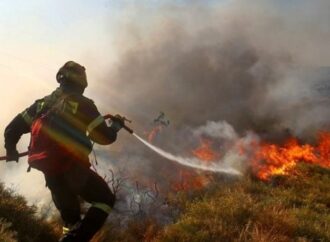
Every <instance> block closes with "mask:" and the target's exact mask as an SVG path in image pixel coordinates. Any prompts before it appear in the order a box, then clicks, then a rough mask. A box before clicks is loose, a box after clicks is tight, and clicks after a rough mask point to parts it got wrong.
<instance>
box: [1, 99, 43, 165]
mask: <svg viewBox="0 0 330 242" xmlns="http://www.w3.org/2000/svg"><path fill="white" fill-rule="evenodd" d="M39 101H40V100H37V101H36V102H35V103H34V104H33V105H31V106H30V107H29V108H27V109H26V110H24V111H23V112H22V113H20V114H18V115H17V116H16V117H15V118H14V119H13V120H12V121H11V122H10V123H9V124H8V126H7V127H6V129H5V134H4V136H5V148H6V151H7V161H13V160H15V161H18V152H17V149H16V145H17V143H18V141H19V140H20V138H21V136H22V135H23V134H26V133H29V132H30V126H31V123H32V121H33V117H34V116H35V114H36V112H37V108H38V104H39Z"/></svg>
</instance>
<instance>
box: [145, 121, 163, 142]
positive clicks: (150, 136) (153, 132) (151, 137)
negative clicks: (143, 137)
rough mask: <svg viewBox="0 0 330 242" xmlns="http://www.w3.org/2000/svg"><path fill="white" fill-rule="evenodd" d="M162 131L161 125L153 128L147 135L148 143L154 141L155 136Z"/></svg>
mask: <svg viewBox="0 0 330 242" xmlns="http://www.w3.org/2000/svg"><path fill="white" fill-rule="evenodd" d="M162 129H163V127H162V126H161V125H158V126H156V127H154V128H153V129H152V130H151V131H150V132H149V133H147V138H148V141H149V143H151V142H152V141H153V140H154V139H155V137H156V136H157V134H159V133H160V132H161V131H162Z"/></svg>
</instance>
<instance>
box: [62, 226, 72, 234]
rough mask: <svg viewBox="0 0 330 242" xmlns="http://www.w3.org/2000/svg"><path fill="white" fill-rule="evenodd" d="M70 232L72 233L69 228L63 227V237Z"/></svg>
mask: <svg viewBox="0 0 330 242" xmlns="http://www.w3.org/2000/svg"><path fill="white" fill-rule="evenodd" d="M69 231H70V229H69V228H67V227H64V226H63V228H62V233H63V235H66V234H67V233H69Z"/></svg>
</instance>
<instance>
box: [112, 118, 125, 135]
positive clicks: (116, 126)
mask: <svg viewBox="0 0 330 242" xmlns="http://www.w3.org/2000/svg"><path fill="white" fill-rule="evenodd" d="M111 121H112V124H111V126H110V128H112V129H113V130H114V131H116V132H118V131H119V130H120V129H121V128H122V127H123V126H124V125H125V118H124V117H122V116H120V115H119V114H116V115H115V116H114V117H112V118H111Z"/></svg>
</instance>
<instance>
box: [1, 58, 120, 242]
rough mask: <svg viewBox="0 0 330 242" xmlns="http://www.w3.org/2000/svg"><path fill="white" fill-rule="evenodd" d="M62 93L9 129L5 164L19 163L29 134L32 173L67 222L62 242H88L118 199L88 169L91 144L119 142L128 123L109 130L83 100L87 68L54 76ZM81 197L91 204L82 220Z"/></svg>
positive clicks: (68, 66) (71, 66)
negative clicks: (24, 138)
mask: <svg viewBox="0 0 330 242" xmlns="http://www.w3.org/2000/svg"><path fill="white" fill-rule="evenodd" d="M56 79H57V82H58V83H59V87H58V88H57V89H56V90H55V91H54V92H52V93H51V94H50V95H48V96H45V97H44V98H41V99H39V100H36V101H35V102H34V104H32V105H31V106H30V107H28V108H27V109H26V110H24V111H23V112H22V113H20V114H18V115H17V116H16V117H15V118H14V119H13V120H12V121H11V122H10V123H9V125H8V126H7V127H6V129H5V148H6V151H7V161H18V152H17V149H16V144H17V143H18V141H19V139H20V137H21V136H22V135H23V134H25V133H29V132H30V133H31V141H30V146H29V158H28V163H29V169H30V168H35V169H38V170H40V171H42V172H43V173H44V176H45V180H46V186H47V187H48V188H49V189H50V192H51V196H52V199H53V202H54V204H55V206H56V208H57V209H58V210H59V212H60V214H61V218H62V220H63V225H64V226H63V236H62V238H61V239H60V241H62V242H69V241H77V242H78V241H79V242H84V241H89V240H90V239H91V238H92V237H93V236H94V234H95V233H96V232H97V231H98V230H99V229H100V228H101V227H102V225H103V224H104V222H105V220H106V218H107V217H108V214H109V213H110V211H111V209H112V207H113V206H114V202H115V196H114V194H113V193H112V192H111V190H110V189H109V187H108V185H107V184H106V182H105V181H104V180H103V179H102V178H101V177H100V176H99V175H98V174H96V173H95V172H94V171H93V170H91V169H90V162H89V158H88V155H89V153H90V152H91V150H92V142H96V143H98V144H102V145H107V144H111V143H113V142H114V141H115V140H116V138H117V132H118V131H119V130H120V129H121V128H122V127H123V125H124V119H123V118H122V117H121V116H119V115H116V116H115V117H114V118H113V120H112V123H111V125H108V124H107V123H106V122H105V120H104V118H103V117H102V115H101V114H100V113H99V111H98V109H97V108H96V106H95V105H94V103H93V101H92V100H90V99H88V98H86V97H85V96H83V92H84V90H85V88H86V87H87V77H86V71H85V68H84V67H83V66H81V65H79V64H78V63H76V62H73V61H69V62H67V63H65V64H64V66H63V67H61V68H60V69H59V71H58V73H57V75H56ZM79 197H80V198H82V199H83V200H84V201H87V202H88V203H90V204H91V207H90V208H89V210H88V211H87V213H86V214H85V216H84V217H83V219H81V213H80V212H81V211H80V202H79Z"/></svg>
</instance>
